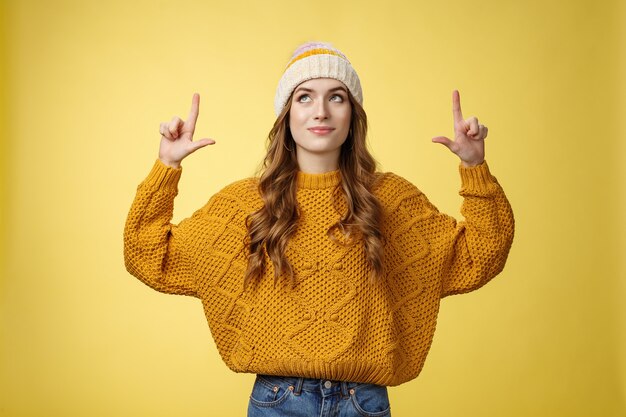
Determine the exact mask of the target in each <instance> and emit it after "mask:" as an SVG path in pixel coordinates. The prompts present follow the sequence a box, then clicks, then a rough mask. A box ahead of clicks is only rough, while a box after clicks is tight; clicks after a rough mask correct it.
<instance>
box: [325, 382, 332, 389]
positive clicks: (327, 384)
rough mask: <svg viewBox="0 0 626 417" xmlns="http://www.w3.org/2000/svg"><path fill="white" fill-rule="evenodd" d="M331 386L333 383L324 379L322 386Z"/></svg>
mask: <svg viewBox="0 0 626 417" xmlns="http://www.w3.org/2000/svg"><path fill="white" fill-rule="evenodd" d="M332 386H333V383H332V382H330V381H326V382H324V387H326V388H330V387H332Z"/></svg>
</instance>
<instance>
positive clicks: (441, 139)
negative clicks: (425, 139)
mask: <svg viewBox="0 0 626 417" xmlns="http://www.w3.org/2000/svg"><path fill="white" fill-rule="evenodd" d="M432 141H433V142H434V143H441V144H442V145H444V146H445V147H446V148H448V149H450V146H451V145H452V144H453V143H454V142H452V141H451V140H450V139H448V138H447V137H445V136H436V137H434V138H433V139H432Z"/></svg>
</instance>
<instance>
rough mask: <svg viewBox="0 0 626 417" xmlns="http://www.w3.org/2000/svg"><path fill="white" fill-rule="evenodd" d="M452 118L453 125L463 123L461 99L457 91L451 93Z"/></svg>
mask: <svg viewBox="0 0 626 417" xmlns="http://www.w3.org/2000/svg"><path fill="white" fill-rule="evenodd" d="M452 116H453V117H454V122H455V123H459V122H462V121H463V113H461V97H460V95H459V90H454V91H453V92H452Z"/></svg>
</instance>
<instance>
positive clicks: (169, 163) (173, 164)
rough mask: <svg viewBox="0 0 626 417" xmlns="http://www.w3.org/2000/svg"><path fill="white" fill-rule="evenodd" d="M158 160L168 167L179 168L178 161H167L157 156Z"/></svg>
mask: <svg viewBox="0 0 626 417" xmlns="http://www.w3.org/2000/svg"><path fill="white" fill-rule="evenodd" d="M159 160H160V161H161V162H162V163H163V165H167V166H168V167H170V168H174V169H178V168H180V161H169V160H167V159H165V158H159Z"/></svg>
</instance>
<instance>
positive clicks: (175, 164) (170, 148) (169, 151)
mask: <svg viewBox="0 0 626 417" xmlns="http://www.w3.org/2000/svg"><path fill="white" fill-rule="evenodd" d="M199 107H200V95H199V94H198V93H195V94H194V95H193V98H192V100H191V110H190V111H189V117H188V118H187V120H185V121H183V120H181V118H180V117H178V116H174V118H172V120H171V121H170V122H169V123H167V122H165V123H161V127H160V128H159V132H160V133H161V145H160V147H159V159H160V160H161V162H163V163H164V164H165V165H169V166H171V167H172V168H179V167H180V163H181V161H182V160H183V159H184V158H186V157H187V155H189V154H190V153H193V152H195V151H197V150H198V149H200V148H203V147H205V146H207V145H212V144H214V143H215V141H214V140H213V139H201V140H199V141H196V142H194V141H193V133H194V131H195V129H196V121H197V120H198V113H199Z"/></svg>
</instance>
